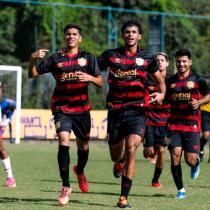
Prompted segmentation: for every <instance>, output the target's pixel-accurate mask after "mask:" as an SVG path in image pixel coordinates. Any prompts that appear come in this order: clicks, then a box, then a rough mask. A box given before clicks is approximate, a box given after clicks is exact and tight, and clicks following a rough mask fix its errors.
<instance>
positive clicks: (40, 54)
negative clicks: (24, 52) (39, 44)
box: [31, 49, 49, 59]
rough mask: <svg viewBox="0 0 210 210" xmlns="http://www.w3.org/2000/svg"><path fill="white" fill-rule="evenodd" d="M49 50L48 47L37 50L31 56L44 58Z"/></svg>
mask: <svg viewBox="0 0 210 210" xmlns="http://www.w3.org/2000/svg"><path fill="white" fill-rule="evenodd" d="M47 52H49V50H47V49H40V50H37V51H36V52H34V53H32V54H31V58H32V59H37V58H44V57H45V55H46V53H47Z"/></svg>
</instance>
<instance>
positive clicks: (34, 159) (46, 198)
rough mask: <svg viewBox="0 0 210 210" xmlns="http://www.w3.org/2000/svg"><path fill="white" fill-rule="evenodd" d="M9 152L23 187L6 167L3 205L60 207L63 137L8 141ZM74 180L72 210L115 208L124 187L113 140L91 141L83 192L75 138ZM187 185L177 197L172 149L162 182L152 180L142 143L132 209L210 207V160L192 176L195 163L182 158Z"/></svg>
mask: <svg viewBox="0 0 210 210" xmlns="http://www.w3.org/2000/svg"><path fill="white" fill-rule="evenodd" d="M5 147H6V149H7V151H8V152H9V155H10V158H11V162H12V167H13V172H14V176H15V178H16V182H17V187H16V188H11V189H8V188H6V187H5V186H4V185H5V180H6V176H5V172H4V170H3V167H2V170H0V177H1V178H0V209H7V210H8V209H18V210H19V209H21V210H22V209H23V210H30V209H38V210H42V209H50V210H51V209H59V208H62V207H59V206H58V204H57V197H58V196H59V193H60V188H61V181H60V177H59V171H58V166H57V143H49V142H45V143H43V142H25V143H24V142H22V143H21V144H20V145H14V144H9V143H5ZM70 154H71V170H70V177H71V184H72V186H73V193H72V195H71V198H70V202H69V204H68V205H67V206H65V207H63V208H65V209H72V210H83V209H85V210H112V209H117V208H116V203H117V201H118V198H119V193H120V179H116V178H114V177H113V175H112V166H113V164H112V162H111V160H110V157H109V151H108V145H106V144H105V143H94V142H91V143H90V156H89V162H88V165H87V167H86V170H85V172H86V174H87V177H88V180H89V192H88V193H85V194H84V193H81V192H80V190H79V188H78V186H77V180H76V177H75V175H74V174H73V172H72V166H73V165H74V164H76V161H77V157H76V154H77V153H76V145H75V142H71V152H70ZM206 156H207V155H206ZM182 169H183V179H184V185H185V189H186V192H187V198H186V199H183V200H176V199H175V194H176V193H177V191H176V187H175V184H174V182H173V178H172V176H171V172H170V161H169V154H168V153H167V158H166V163H165V168H164V170H163V173H162V175H161V178H160V182H161V184H162V187H161V188H158V189H156V188H152V187H151V186H150V184H151V179H152V175H153V171H154V164H151V163H149V161H148V160H146V159H144V158H143V155H142V146H141V147H140V148H139V150H138V155H137V161H136V174H135V177H134V179H133V186H132V189H131V192H130V196H129V198H128V201H129V203H130V204H131V205H132V209H138V210H141V209H144V210H146V209H147V210H156V209H157V210H159V209H160V210H168V209H170V210H173V209H184V210H188V209H190V210H194V209H199V210H201V209H206V210H207V209H210V199H209V197H210V176H209V173H210V164H209V163H207V160H205V161H204V162H203V163H202V164H201V173H200V176H199V177H198V179H197V180H192V179H191V178H190V168H189V167H188V166H187V165H186V164H185V163H184V162H182Z"/></svg>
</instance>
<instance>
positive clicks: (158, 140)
mask: <svg viewBox="0 0 210 210" xmlns="http://www.w3.org/2000/svg"><path fill="white" fill-rule="evenodd" d="M166 136H167V127H166V126H150V125H147V126H146V130H145V136H144V147H155V148H159V146H164V147H165V146H167V138H166Z"/></svg>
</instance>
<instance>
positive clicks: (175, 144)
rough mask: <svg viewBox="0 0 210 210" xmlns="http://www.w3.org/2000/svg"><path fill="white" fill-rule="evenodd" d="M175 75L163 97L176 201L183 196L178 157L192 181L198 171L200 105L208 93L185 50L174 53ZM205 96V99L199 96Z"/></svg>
mask: <svg viewBox="0 0 210 210" xmlns="http://www.w3.org/2000/svg"><path fill="white" fill-rule="evenodd" d="M175 64H176V68H177V73H176V74H175V75H172V76H171V77H169V78H168V79H167V82H166V86H167V94H166V97H167V99H168V100H169V102H170V104H171V112H170V116H169V119H168V133H167V135H168V140H169V151H170V155H171V172H172V175H173V178H174V182H175V185H176V187H177V190H178V193H177V195H176V198H177V199H183V198H185V197H186V192H185V188H184V185H183V179H182V168H181V158H182V153H183V151H184V158H185V162H186V163H187V164H188V165H189V166H190V167H191V178H192V179H196V178H197V177H198V175H199V172H200V167H199V163H200V161H199V156H198V153H199V149H200V110H199V106H200V105H202V104H204V103H207V102H209V100H210V91H209V88H208V86H207V84H206V81H205V80H202V79H201V78H200V77H199V76H198V75H197V74H195V73H193V72H192V70H191V64H192V58H191V53H190V51H189V50H187V49H182V50H178V51H177V52H176V53H175ZM201 95H202V96H204V97H201Z"/></svg>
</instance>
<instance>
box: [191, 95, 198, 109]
mask: <svg viewBox="0 0 210 210" xmlns="http://www.w3.org/2000/svg"><path fill="white" fill-rule="evenodd" d="M189 104H190V105H191V106H192V108H193V109H198V108H199V106H200V104H199V100H196V99H194V98H192V101H190V102H189Z"/></svg>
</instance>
